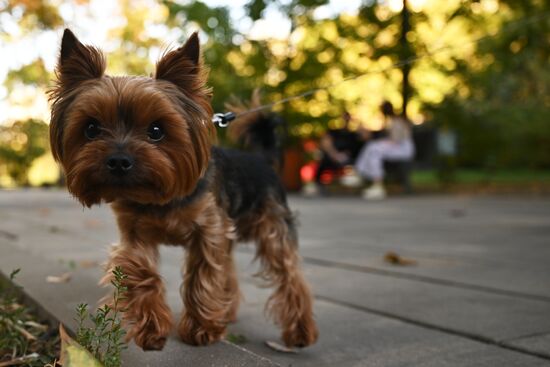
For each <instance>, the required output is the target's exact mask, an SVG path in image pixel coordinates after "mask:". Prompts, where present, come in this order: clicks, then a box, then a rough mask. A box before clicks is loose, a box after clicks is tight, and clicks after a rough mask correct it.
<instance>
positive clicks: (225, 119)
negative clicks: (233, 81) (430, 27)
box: [212, 13, 550, 128]
mask: <svg viewBox="0 0 550 367" xmlns="http://www.w3.org/2000/svg"><path fill="white" fill-rule="evenodd" d="M549 15H550V13H542V14H537V15H534V16H531V17H527V18H523V19H518V20H517V21H514V22H512V23H508V24H506V25H505V26H504V27H503V28H501V29H500V30H499V31H498V32H496V33H494V34H487V35H485V36H482V37H479V38H477V39H475V40H472V41H469V42H465V43H463V44H462V45H459V46H455V47H451V46H443V47H440V48H436V49H435V50H433V51H429V52H426V53H424V54H422V55H419V56H414V57H410V58H408V59H404V60H400V61H398V62H396V63H393V64H392V65H390V66H388V67H385V68H380V69H376V70H369V71H366V72H364V73H360V74H357V75H353V76H350V77H347V78H344V79H342V80H340V81H338V82H336V83H332V84H329V85H326V86H324V87H319V88H313V89H310V90H307V91H305V92H302V93H300V94H296V95H293V96H290V97H286V98H282V99H280V100H277V101H275V102H271V103H266V104H264V105H261V106H257V107H254V108H251V109H249V110H246V111H242V112H240V113H238V114H235V113H233V112H224V113H216V114H214V116H213V117H212V122H213V123H214V124H215V125H217V126H218V127H221V128H224V127H227V126H229V123H230V122H231V121H233V120H235V119H236V118H239V117H242V116H245V115H248V114H251V113H255V112H258V111H262V110H266V109H271V108H273V107H275V106H278V105H280V104H285V103H287V102H290V101H293V100H296V99H301V98H305V97H308V96H310V95H313V94H315V93H317V92H319V91H323V90H327V89H331V88H334V87H336V86H338V85H340V84H343V83H346V82H349V81H352V80H356V79H359V78H362V77H364V76H366V75H372V74H382V73H385V72H387V71H390V70H393V69H397V68H401V67H403V66H405V65H411V64H413V63H415V62H417V61H419V60H422V59H425V58H428V57H433V56H434V55H438V54H440V53H443V52H446V51H453V50H458V49H462V48H464V47H466V46H470V45H475V44H478V43H481V42H483V41H485V40H487V39H490V38H493V37H496V36H498V35H500V34H503V33H505V32H508V31H510V30H511V29H513V28H514V27H518V26H523V25H526V24H529V23H535V22H537V21H539V20H541V19H548V16H549Z"/></svg>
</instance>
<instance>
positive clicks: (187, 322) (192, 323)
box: [178, 313, 225, 345]
mask: <svg viewBox="0 0 550 367" xmlns="http://www.w3.org/2000/svg"><path fill="white" fill-rule="evenodd" d="M224 333H225V326H224V325H221V324H220V325H212V326H210V327H204V326H203V325H201V324H200V323H199V322H198V321H197V320H195V319H193V318H192V317H190V316H189V315H188V314H187V313H185V314H184V315H183V316H182V318H181V321H180V323H179V325H178V334H179V336H180V338H181V340H183V342H184V343H186V344H190V345H208V344H212V343H215V342H217V341H219V340H220V339H221V338H222V336H223V335H224Z"/></svg>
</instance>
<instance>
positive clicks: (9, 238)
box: [0, 229, 19, 240]
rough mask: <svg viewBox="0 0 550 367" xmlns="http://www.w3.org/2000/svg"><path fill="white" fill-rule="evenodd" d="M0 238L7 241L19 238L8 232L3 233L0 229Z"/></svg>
mask: <svg viewBox="0 0 550 367" xmlns="http://www.w3.org/2000/svg"><path fill="white" fill-rule="evenodd" d="M0 237H4V238H6V239H8V240H16V239H18V238H19V236H18V235H16V234H15V233H11V232H8V231H4V230H2V229H0Z"/></svg>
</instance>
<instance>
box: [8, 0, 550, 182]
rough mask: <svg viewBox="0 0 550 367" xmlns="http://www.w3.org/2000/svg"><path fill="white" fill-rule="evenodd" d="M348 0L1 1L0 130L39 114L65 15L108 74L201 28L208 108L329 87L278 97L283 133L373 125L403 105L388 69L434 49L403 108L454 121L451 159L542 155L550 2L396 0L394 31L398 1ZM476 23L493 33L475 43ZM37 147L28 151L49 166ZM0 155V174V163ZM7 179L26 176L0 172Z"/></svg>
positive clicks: (549, 82)
mask: <svg viewBox="0 0 550 367" xmlns="http://www.w3.org/2000/svg"><path fill="white" fill-rule="evenodd" d="M346 3H348V2H346ZM351 3H353V4H354V5H353V6H351V5H350V6H348V7H347V8H346V7H345V5H344V3H343V2H338V1H337V0H240V1H239V2H238V4H237V3H235V2H229V1H228V2H226V3H225V4H224V3H223V2H221V1H213V0H204V1H186V0H177V1H176V0H159V1H155V0H133V1H131V0H118V1H112V2H105V1H100V0H77V1H69V0H0V12H1V16H0V50H2V51H1V52H2V54H3V55H9V56H8V57H7V58H6V57H3V58H2V61H0V81H2V85H3V87H2V88H0V109H1V110H3V111H5V113H3V114H2V116H0V124H1V125H2V126H3V131H7V130H6V129H9V128H10V126H13V129H17V127H16V123H17V122H23V121H28V120H30V119H33V121H37V120H40V121H44V122H46V123H47V122H48V105H47V101H46V97H45V91H46V88H47V86H48V84H49V82H50V80H51V79H52V78H53V68H54V65H55V58H56V54H57V52H58V47H59V46H58V45H59V37H60V34H61V32H62V29H63V27H65V26H70V27H71V28H73V29H74V30H75V32H76V33H77V34H78V35H79V37H81V39H82V40H83V41H84V42H87V43H95V44H97V45H99V46H101V47H102V48H103V49H104V50H105V53H106V54H107V55H108V72H110V73H112V74H123V73H130V74H150V73H152V72H153V71H154V63H155V61H156V60H157V59H158V57H159V55H160V54H161V52H162V51H163V49H165V48H166V47H167V46H175V45H177V44H178V43H177V42H183V41H184V40H185V38H186V37H187V36H188V35H189V34H190V33H191V32H192V31H194V30H197V29H198V30H200V34H201V41H202V43H203V50H204V57H205V61H206V64H208V65H209V66H210V69H211V72H210V79H209V83H210V85H211V86H212V87H213V89H214V100H213V105H214V109H215V110H216V111H223V110H224V104H225V102H227V100H228V99H229V97H230V96H231V95H235V96H237V97H239V98H241V99H247V98H249V96H250V95H251V93H252V91H253V89H254V88H257V87H260V88H261V89H262V91H263V96H264V97H263V99H264V101H265V102H272V101H277V100H279V99H281V98H284V97H287V96H291V95H296V94H300V93H302V92H304V91H307V90H310V89H313V88H324V87H327V86H332V85H334V86H333V87H330V88H327V89H321V90H319V91H317V92H315V93H314V94H312V95H310V96H308V97H307V98H303V99H297V100H294V101H291V102H289V103H287V104H284V105H278V106H276V107H275V111H276V112H278V113H280V114H281V115H283V116H284V118H285V119H286V120H287V121H288V123H289V127H290V134H291V136H292V137H293V138H294V139H291V142H294V144H295V143H296V142H297V141H298V140H300V139H305V138H310V137H313V138H315V137H318V136H319V135H320V134H322V133H323V132H324V131H325V130H326V128H327V127H330V128H335V127H339V126H340V125H341V123H342V122H341V121H340V116H341V113H342V112H343V110H348V111H350V112H351V113H352V114H353V115H354V116H356V117H357V118H358V119H357V121H359V122H357V121H356V124H358V123H362V124H363V125H365V126H367V127H370V128H372V129H377V128H380V127H381V124H382V120H381V116H380V115H379V113H378V105H379V104H380V102H381V101H382V100H383V99H389V100H390V101H392V102H393V103H394V104H395V105H396V106H401V105H402V103H403V99H402V83H403V79H402V72H401V70H400V69H399V68H392V67H391V66H392V65H393V64H394V63H397V62H399V60H403V59H406V58H408V57H410V56H412V55H420V56H421V55H425V54H427V53H430V52H432V51H437V50H440V51H443V52H436V53H435V54H434V55H432V56H430V57H423V58H421V59H419V60H418V61H416V62H415V63H414V64H412V65H411V70H410V85H411V89H410V96H409V101H408V108H407V112H408V116H409V118H410V119H411V120H412V121H413V122H414V123H415V124H418V125H420V124H425V125H432V126H444V127H446V128H451V129H452V130H454V131H456V133H457V134H458V137H459V155H458V157H457V162H456V163H457V164H458V165H459V166H466V167H480V168H486V167H490V168H500V167H512V168H513V167H534V168H547V167H549V166H550V151H549V150H548V149H547V148H546V147H547V146H548V143H549V141H550V126H549V125H548V123H547V121H548V117H549V116H550V111H549V108H550V107H549V105H550V101H549V98H550V94H549V93H548V92H549V86H550V70H549V69H548V61H549V50H550V47H549V46H550V44H549V43H550V36H549V35H550V21H549V20H548V19H549V18H550V17H548V15H549V14H550V4H549V3H548V1H545V0H449V1H437V0H407V2H406V4H407V8H406V10H407V14H408V23H409V29H406V30H405V32H403V27H402V16H403V13H404V8H403V4H404V3H405V2H404V1H403V0H378V1H377V0H363V1H360V0H355V1H351V2H349V4H351ZM220 4H224V5H220ZM338 9H339V10H338ZM343 9H345V11H342V10H343ZM533 17H535V18H533ZM522 19H523V20H525V19H530V21H528V22H524V21H522ZM486 34H494V35H495V36H494V37H489V38H487V39H484V40H483V41H482V42H479V43H473V42H472V41H474V40H476V39H478V38H480V37H483V36H484V35H486ZM11 55H13V57H11ZM359 74H365V75H364V76H361V77H358V78H355V79H353V80H350V81H348V82H344V83H340V82H342V81H343V80H344V79H346V78H349V77H353V76H356V75H359ZM338 83H340V84H338ZM222 135H223V133H222ZM27 139H34V136H31V135H29V136H28V137H27ZM2 141H3V140H2ZM0 144H7V143H5V142H4V143H0ZM37 146H38V145H37ZM4 148H5V147H4ZM45 154H46V155H45V156H44V157H46V158H42V157H41V158H40V160H39V161H40V162H41V163H43V164H47V165H49V166H48V167H49V168H48V170H49V171H52V170H53V171H56V170H55V168H52V167H54V166H53V162H52V161H51V157H50V156H49V154H48V153H45ZM0 159H1V161H0V176H1V175H2V173H1V172H4V173H6V172H7V171H6V169H7V168H6V167H7V165H8V162H7V161H5V158H0ZM2 167H3V168H2ZM34 169H35V168H33V166H32V165H31V168H30V170H29V172H31V177H34V176H33V175H32V172H33V170H34ZM23 171H24V170H23ZM42 171H44V169H43V168H42ZM56 172H57V171H56ZM48 179H49V180H51V179H52V178H51V175H50V178H48ZM44 180H45V179H44V178H42V179H36V180H31V183H32V184H40V183H42V182H45V181H44ZM10 182H11V183H10ZM14 182H17V183H21V182H25V180H24V179H21V178H17V181H15V180H11V181H10V180H6V179H1V178H0V184H2V183H3V184H5V185H6V184H7V185H9V184H13V183H14Z"/></svg>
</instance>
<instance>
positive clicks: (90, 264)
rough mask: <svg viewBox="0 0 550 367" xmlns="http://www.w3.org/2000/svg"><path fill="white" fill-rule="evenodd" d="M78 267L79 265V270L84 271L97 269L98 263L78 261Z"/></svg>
mask: <svg viewBox="0 0 550 367" xmlns="http://www.w3.org/2000/svg"><path fill="white" fill-rule="evenodd" d="M78 265H79V266H80V267H81V268H84V269H89V268H95V267H98V266H99V261H95V260H80V261H79V262H78Z"/></svg>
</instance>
